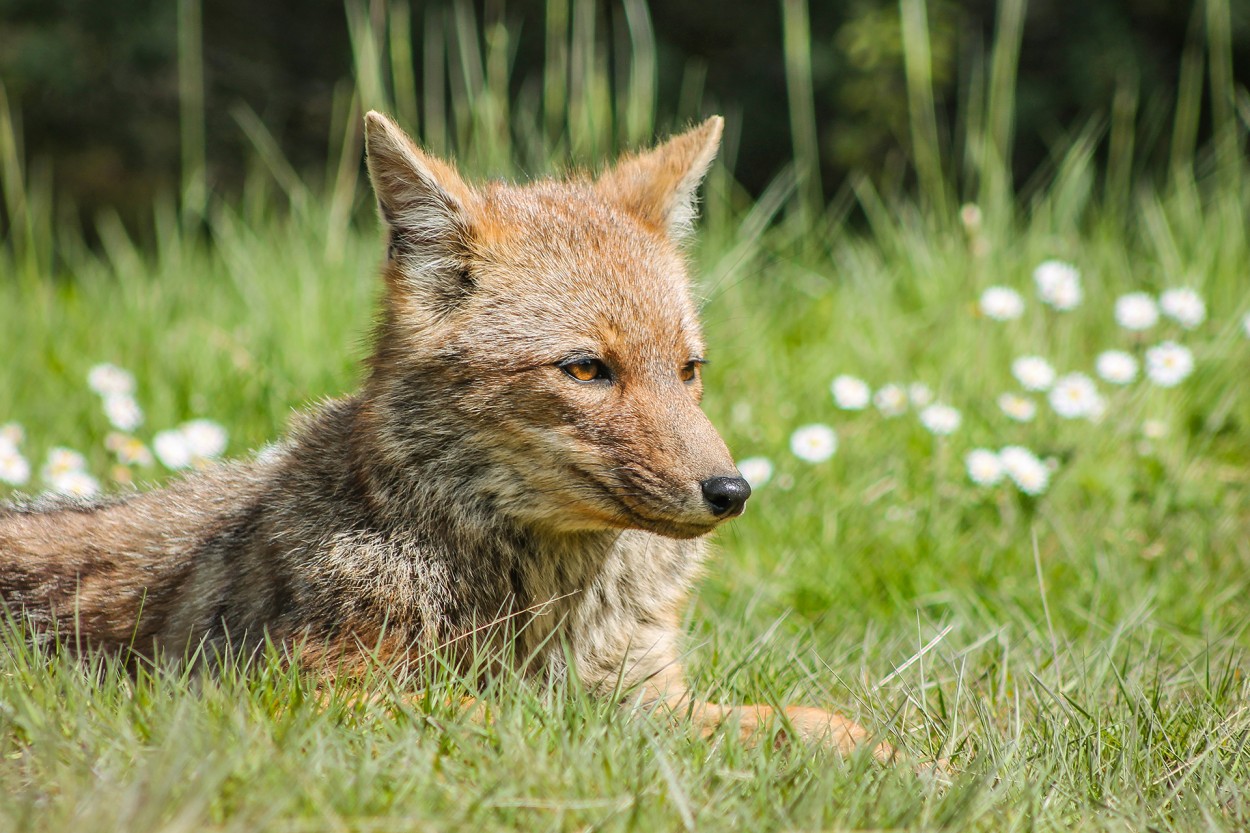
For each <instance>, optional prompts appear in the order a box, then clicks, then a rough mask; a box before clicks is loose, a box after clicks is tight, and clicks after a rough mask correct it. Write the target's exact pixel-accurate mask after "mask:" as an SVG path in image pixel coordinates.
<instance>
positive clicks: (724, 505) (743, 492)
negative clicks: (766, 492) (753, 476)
mask: <svg viewBox="0 0 1250 833" xmlns="http://www.w3.org/2000/svg"><path fill="white" fill-rule="evenodd" d="M699 485H700V486H702V487H703V499H704V500H706V501H707V505H708V506H709V507H710V508H711V510H712V514H713V515H715V516H716V517H718V518H732V517H733V516H734V515H741V514H742V507H743V506H745V505H746V502H747V498H749V497H750V496H751V484H750V483H748V482H746V481H745V480H743V479H742V478H741V477H709V478H708V479H707V480H704V481H703V482H702V483H700V484H699Z"/></svg>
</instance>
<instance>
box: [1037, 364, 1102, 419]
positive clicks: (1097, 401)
mask: <svg viewBox="0 0 1250 833" xmlns="http://www.w3.org/2000/svg"><path fill="white" fill-rule="evenodd" d="M1049 399H1050V407H1052V408H1054V409H1055V413H1057V414H1059V416H1061V417H1063V418H1064V419H1077V418H1079V417H1097V416H1100V415H1101V413H1102V411H1103V409H1104V407H1105V406H1104V405H1103V402H1102V397H1101V396H1100V395H1099V393H1098V386H1097V385H1095V384H1094V380H1093V379H1091V378H1089V377H1088V376H1086V375H1085V374H1084V373H1069V374H1068V375H1066V376H1061V377H1060V378H1058V379H1056V380H1055V386H1054V387H1053V388H1052V389H1051V391H1050V396H1049Z"/></svg>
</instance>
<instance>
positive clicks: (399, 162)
mask: <svg viewBox="0 0 1250 833" xmlns="http://www.w3.org/2000/svg"><path fill="white" fill-rule="evenodd" d="M365 154H366V156H367V158H368V164H369V179H370V181H371V182H372V183H373V192H374V194H375V195H376V196H377V198H378V210H379V211H380V212H381V214H382V218H383V219H384V220H385V221H386V224H387V226H388V227H389V231H390V248H389V250H388V256H389V258H390V259H392V260H394V261H396V262H397V264H398V265H399V266H400V267H401V269H402V270H403V271H404V272H405V274H407V275H408V277H409V278H410V279H411V280H414V281H417V282H422V283H423V282H425V281H426V280H428V278H429V277H431V275H429V274H427V273H430V272H431V271H443V272H448V271H450V272H454V273H455V274H456V275H457V276H458V277H462V276H463V269H462V267H461V266H460V265H459V262H458V261H459V257H458V255H461V254H463V253H464V252H465V250H466V247H467V244H468V236H469V225H470V224H469V211H470V206H471V205H472V204H473V201H474V199H475V197H474V193H473V189H471V188H470V187H469V186H468V185H466V184H465V182H464V180H462V179H461V178H460V175H459V174H458V173H456V169H455V168H453V167H452V166H451V165H449V164H447V163H446V162H442V161H440V160H438V159H435V158H434V157H432V156H429V155H427V154H425V153H423V152H422V151H421V150H420V149H419V148H418V147H417V146H416V144H414V143H413V141H412V139H410V138H408V135H407V134H406V133H404V131H402V130H400V129H399V126H398V125H397V124H395V122H393V121H391V120H390V119H389V118H387V117H386V116H384V115H382V114H381V113H379V112H377V111H375V110H370V111H369V112H368V113H367V114H366V115H365Z"/></svg>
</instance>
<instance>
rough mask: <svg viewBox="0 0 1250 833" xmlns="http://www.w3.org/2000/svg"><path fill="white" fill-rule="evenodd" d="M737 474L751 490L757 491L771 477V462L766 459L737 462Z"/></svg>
mask: <svg viewBox="0 0 1250 833" xmlns="http://www.w3.org/2000/svg"><path fill="white" fill-rule="evenodd" d="M738 473H739V474H741V475H742V478H743V479H744V480H746V482H748V483H750V484H751V488H752V489H758V488H759V487H760V486H763V485H764V484H765V483H767V482H768V481H769V479H771V478H772V476H773V462H772V460H769V459H768V458H767V457H748V458H746V459H745V460H739V461H738Z"/></svg>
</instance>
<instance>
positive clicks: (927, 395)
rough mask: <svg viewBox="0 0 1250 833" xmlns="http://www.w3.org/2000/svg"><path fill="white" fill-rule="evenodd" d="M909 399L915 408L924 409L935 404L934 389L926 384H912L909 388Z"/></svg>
mask: <svg viewBox="0 0 1250 833" xmlns="http://www.w3.org/2000/svg"><path fill="white" fill-rule="evenodd" d="M907 398H908V399H909V400H911V404H912V407H913V408H923V407H925V406H926V405H932V404H933V388H931V387H929V386H928V385H926V384H925V383H924V382H912V383H911V384H910V385H908V386H907Z"/></svg>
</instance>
